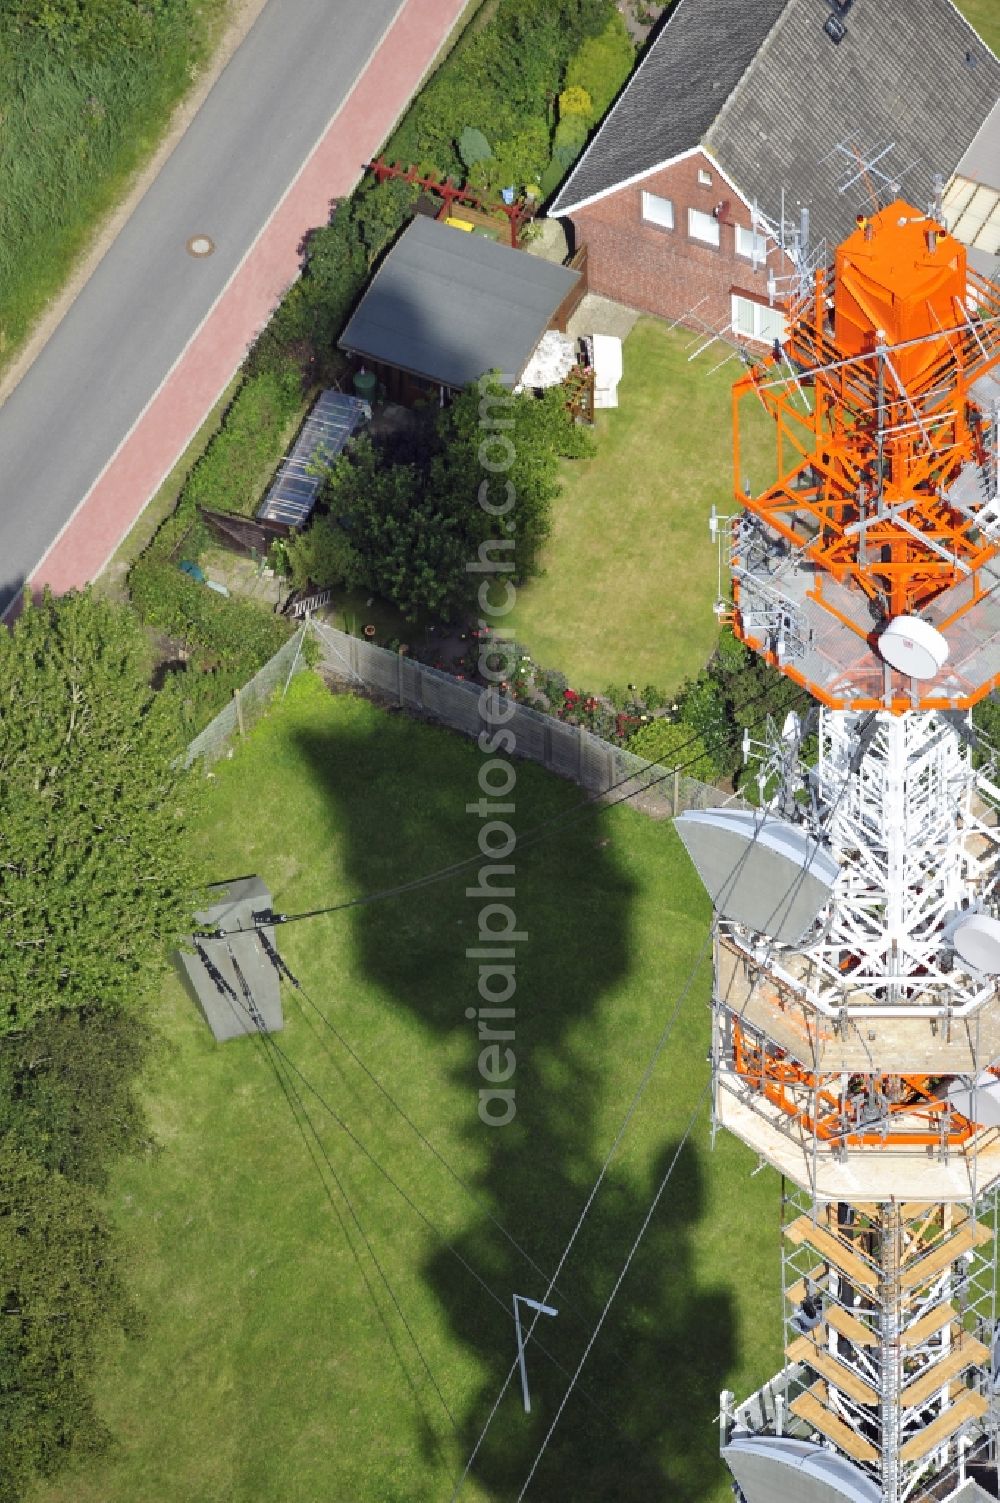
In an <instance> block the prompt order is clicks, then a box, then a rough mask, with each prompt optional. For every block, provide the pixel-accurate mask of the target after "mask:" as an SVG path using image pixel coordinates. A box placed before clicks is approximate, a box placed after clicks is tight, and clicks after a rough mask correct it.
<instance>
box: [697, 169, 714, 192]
mask: <svg viewBox="0 0 1000 1503" xmlns="http://www.w3.org/2000/svg"><path fill="white" fill-rule="evenodd" d="M698 181H699V183H700V184H701V186H702V187H703V188H711V186H712V174H711V173H710V172H709V171H708V168H707V167H699V168H698Z"/></svg>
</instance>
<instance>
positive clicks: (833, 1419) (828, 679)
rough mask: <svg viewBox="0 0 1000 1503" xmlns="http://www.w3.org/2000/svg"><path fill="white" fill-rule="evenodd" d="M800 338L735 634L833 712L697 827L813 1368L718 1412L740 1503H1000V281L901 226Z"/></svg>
mask: <svg viewBox="0 0 1000 1503" xmlns="http://www.w3.org/2000/svg"><path fill="white" fill-rule="evenodd" d="M806 283H808V285H806ZM787 322H788V329H787V334H786V337H785V339H784V341H783V342H780V343H776V344H775V346H774V348H773V350H772V352H771V353H770V355H769V356H768V357H767V358H765V359H762V360H759V361H756V362H755V363H753V364H752V365H751V366H750V368H749V369H748V371H747V373H746V375H745V376H744V377H743V378H742V379H741V380H740V381H739V382H738V383H737V385H736V388H735V399H734V400H735V417H736V424H735V427H736V433H735V440H734V442H735V456H736V498H737V501H738V503H739V505H740V508H741V510H740V511H739V513H738V515H737V516H735V517H734V518H732V520H731V526H730V528H729V529H726V530H723V531H722V532H721V534H720V531H719V528H718V521H717V519H716V520H715V523H714V526H713V530H714V531H715V532H716V535H717V536H720V535H721V537H722V538H723V539H724V540H726V539H728V542H729V560H728V561H729V564H730V568H731V573H732V586H733V588H732V600H731V602H729V601H721V602H720V614H721V615H725V616H728V617H730V619H731V620H732V623H733V627H734V630H735V631H736V633H737V635H738V636H739V637H740V638H741V640H742V641H743V642H744V643H746V644H747V646H749V647H750V648H751V649H753V650H754V651H756V652H758V653H760V654H761V655H762V656H764V657H765V658H766V659H767V660H768V661H769V662H770V663H772V664H773V665H774V666H775V667H777V668H779V669H780V670H781V672H782V673H783V674H784V675H786V676H787V677H788V678H791V679H793V680H794V681H795V682H796V683H798V684H799V685H800V686H802V687H803V688H804V689H806V690H808V691H809V693H810V694H811V695H812V696H813V697H814V698H815V699H816V700H818V701H819V704H818V705H812V706H810V707H808V708H803V707H800V709H799V710H797V711H796V712H794V713H789V714H788V715H787V716H786V717H785V718H784V720H783V721H782V722H774V723H772V722H770V721H768V722H767V725H766V729H765V730H764V731H763V732H761V734H760V735H759V736H757V737H751V736H750V734H749V733H748V735H747V740H746V744H745V750H746V752H747V755H748V760H750V761H751V763H752V765H753V766H754V767H755V769H756V771H755V774H754V776H755V779H756V791H757V798H756V799H755V800H754V802H753V805H752V806H751V805H749V804H747V805H742V806H741V805H740V803H739V802H738V801H729V802H727V803H726V804H725V805H723V806H722V807H720V808H718V809H698V810H692V811H688V812H686V813H685V814H683V815H681V816H680V817H679V818H678V820H677V827H678V831H679V833H680V835H681V838H682V839H683V841H684V843H685V845H686V847H687V849H688V851H689V852H690V854H691V857H692V860H693V861H694V863H695V865H696V867H697V869H698V871H699V874H700V875H701V877H702V880H703V881H704V883H705V886H706V889H707V890H708V892H709V893H710V895H711V897H712V901H713V906H714V909H715V976H714V985H713V996H712V1012H713V1029H712V1071H713V1084H714V1092H713V1126H714V1127H715V1128H721V1129H724V1130H726V1131H729V1132H731V1133H732V1134H734V1135H735V1136H736V1137H738V1138H739V1139H741V1140H742V1142H743V1143H745V1144H746V1145H747V1146H748V1147H750V1148H751V1149H752V1150H753V1151H754V1153H756V1154H757V1155H758V1156H759V1158H758V1163H759V1167H761V1168H763V1167H764V1166H766V1165H769V1166H770V1167H771V1168H772V1169H775V1170H777V1171H778V1172H779V1174H780V1175H781V1183H782V1194H781V1205H782V1223H781V1243H782V1258H781V1263H782V1287H783V1293H784V1309H785V1318H784V1327H785V1343H784V1349H785V1365H784V1366H783V1367H782V1368H781V1370H780V1371H779V1372H778V1373H776V1374H775V1375H774V1376H773V1377H772V1378H771V1379H770V1380H769V1381H768V1382H767V1383H765V1384H764V1385H763V1387H762V1388H761V1389H759V1390H758V1392H757V1393H755V1394H753V1395H751V1397H750V1398H749V1399H745V1400H744V1401H742V1402H741V1403H737V1402H736V1401H735V1399H734V1396H733V1395H732V1394H730V1393H724V1394H723V1395H722V1404H721V1411H720V1412H721V1424H722V1452H723V1456H724V1458H725V1460H726V1462H727V1464H728V1466H729V1468H730V1470H731V1472H732V1475H733V1478H734V1491H735V1496H736V1497H737V1498H738V1499H739V1500H740V1503H774V1500H775V1499H776V1498H782V1499H795V1503H975V1500H977V1499H980V1498H982V1499H984V1500H985V1499H987V1498H991V1497H993V1498H995V1497H997V1496H1000V1439H998V1438H1000V1316H998V1308H997V1296H996V1287H997V1285H996V1272H997V1237H996V1232H995V1228H996V1227H997V1226H998V1225H1000V1203H998V1199H1000V773H998V766H1000V757H998V756H996V755H995V753H994V750H993V749H992V748H990V747H989V745H988V744H987V743H986V740H985V738H984V737H983V736H982V735H981V732H980V731H979V730H978V729H977V728H976V727H975V726H974V725H973V724H972V717H971V714H970V713H969V712H970V710H971V707H972V706H973V705H975V704H976V703H977V702H978V701H979V700H981V699H982V698H983V696H984V695H986V694H987V693H988V692H989V691H990V690H991V689H993V688H995V687H997V686H998V685H1000V495H998V483H997V457H998V452H1000V443H998V413H1000V381H998V375H1000V289H998V288H997V287H996V286H994V285H993V284H991V283H989V282H987V281H985V280H984V279H982V278H981V277H979V276H978V275H977V274H976V273H975V272H974V271H972V270H971V269H970V268H969V267H968V265H967V263H966V254H965V250H964V248H963V247H962V246H961V245H960V244H959V243H958V242H957V241H955V240H954V239H953V238H952V237H951V236H950V235H949V234H948V233H947V229H946V227H945V226H944V225H943V224H941V223H940V222H939V221H938V220H936V219H935V218H934V217H932V216H929V215H926V214H922V213H920V212H919V211H918V210H917V209H915V208H914V207H913V206H912V205H910V204H908V203H906V202H904V201H902V200H897V201H896V202H895V203H892V204H890V205H889V206H888V207H887V208H884V209H880V210H879V211H877V212H876V213H874V214H872V215H870V216H864V217H861V218H859V220H858V224H857V228H856V229H855V231H854V232H853V233H852V234H851V235H850V236H849V237H848V238H847V239H846V240H845V241H844V242H843V244H842V245H840V246H839V248H838V249H837V251H836V255H835V258H834V261H833V264H832V265H830V266H827V267H823V268H821V269H819V270H818V271H815V272H813V273H812V274H811V275H810V276H809V277H808V279H807V278H805V277H803V279H802V284H801V289H800V296H799V298H798V299H797V301H794V302H793V305H792V306H791V307H790V308H789V309H788V311H787ZM761 406H763V409H764V412H765V413H766V415H767V418H768V419H769V420H770V421H771V425H772V427H773V433H774V437H775V442H776V459H777V463H776V469H774V468H772V469H771V470H769V473H768V478H767V479H766V480H765V481H764V482H763V483H762V482H761V481H760V479H759V478H758V477H756V476H754V474H753V467H754V465H755V464H757V463H758V460H759V455H760V453H761V452H762V450H763V448H764V447H766V445H762V444H761V443H760V441H759V435H758V434H754V435H753V442H752V443H746V442H744V443H743V444H742V445H741V442H740V431H739V430H740V422H741V420H745V421H747V422H755V423H757V424H758V425H759V423H760V408H761ZM746 436H747V435H746V434H744V439H745V438H746ZM744 466H745V467H746V469H745V468H744ZM748 471H749V472H750V473H749V476H748V477H747V478H744V477H745V475H746V474H747V472H748ZM980 1483H982V1486H981V1487H980Z"/></svg>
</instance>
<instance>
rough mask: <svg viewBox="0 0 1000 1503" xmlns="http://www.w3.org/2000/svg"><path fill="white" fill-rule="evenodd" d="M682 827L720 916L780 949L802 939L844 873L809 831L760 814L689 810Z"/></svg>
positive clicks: (677, 822) (679, 822)
mask: <svg viewBox="0 0 1000 1503" xmlns="http://www.w3.org/2000/svg"><path fill="white" fill-rule="evenodd" d="M674 823H675V825H676V826H677V833H678V835H679V836H680V837H681V840H682V841H683V842H684V845H685V847H686V849H687V853H688V855H689V856H690V857H691V860H692V861H693V862H694V864H695V866H696V867H697V868H698V875H699V877H700V878H701V880H702V882H703V883H704V884H705V889H706V891H707V892H708V895H709V897H710V898H711V899H712V902H713V904H714V905H715V907H716V909H717V911H718V912H719V914H720V915H721V916H722V917H723V918H726V919H730V920H732V922H733V923H737V924H743V925H744V926H745V927H746V928H748V929H753V930H755V931H756V932H757V933H758V934H766V935H768V936H769V937H770V938H771V939H773V940H777V941H778V942H779V943H780V944H788V945H792V944H795V942H796V941H797V940H799V939H801V937H802V935H803V934H804V933H805V932H806V930H807V929H808V928H809V926H810V924H812V922H813V921H814V919H815V918H816V916H817V914H818V913H819V912H820V910H821V909H822V908H823V907H824V906H825V904H826V902H827V900H828V899H829V897H830V892H831V889H832V888H833V884H834V883H835V882H836V880H837V877H838V876H839V875H840V867H839V866H838V865H837V862H836V861H835V860H834V859H833V857H832V856H831V855H830V853H829V852H828V851H826V850H824V849H823V848H822V847H821V846H819V845H818V844H817V842H816V841H815V840H814V839H813V838H812V837H811V836H810V835H809V833H808V831H807V830H805V829H803V827H802V826H801V825H793V824H792V823H791V822H790V821H789V820H784V819H774V818H773V817H772V816H770V815H768V814H766V813H761V812H760V811H758V810H754V809H698V810H689V811H688V812H687V813H686V814H681V815H680V816H679V817H678V818H677V819H676V820H675V821H674Z"/></svg>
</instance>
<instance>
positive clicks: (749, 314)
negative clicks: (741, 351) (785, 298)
mask: <svg viewBox="0 0 1000 1503" xmlns="http://www.w3.org/2000/svg"><path fill="white" fill-rule="evenodd" d="M733 333H734V334H739V335H740V337H741V338H743V339H754V340H756V341H757V342H758V343H759V344H773V343H774V341H775V340H776V339H781V340H783V339H784V338H785V333H786V329H785V315H784V314H783V313H782V311H781V309H780V308H771V307H769V306H768V304H767V303H755V302H754V300H753V298H749V297H740V296H739V294H738V293H735V292H734V293H733Z"/></svg>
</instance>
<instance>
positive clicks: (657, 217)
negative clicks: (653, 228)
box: [642, 193, 674, 230]
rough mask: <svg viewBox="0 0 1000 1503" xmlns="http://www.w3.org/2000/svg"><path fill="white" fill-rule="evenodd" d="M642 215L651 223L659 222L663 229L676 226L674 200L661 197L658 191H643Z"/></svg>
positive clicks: (670, 228)
mask: <svg viewBox="0 0 1000 1503" xmlns="http://www.w3.org/2000/svg"><path fill="white" fill-rule="evenodd" d="M642 217H643V219H645V220H647V221H648V222H649V223H650V224H658V225H659V226H660V228H661V229H664V230H672V229H673V227H674V205H673V200H672V199H669V198H660V197H659V196H658V195H657V194H656V193H643V195H642Z"/></svg>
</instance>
